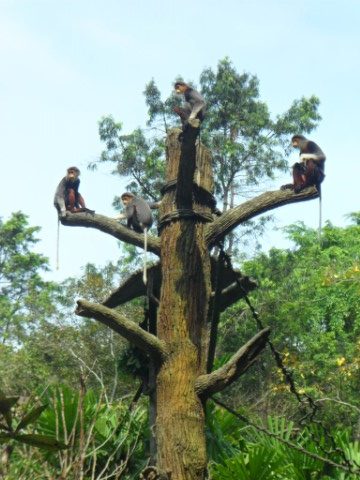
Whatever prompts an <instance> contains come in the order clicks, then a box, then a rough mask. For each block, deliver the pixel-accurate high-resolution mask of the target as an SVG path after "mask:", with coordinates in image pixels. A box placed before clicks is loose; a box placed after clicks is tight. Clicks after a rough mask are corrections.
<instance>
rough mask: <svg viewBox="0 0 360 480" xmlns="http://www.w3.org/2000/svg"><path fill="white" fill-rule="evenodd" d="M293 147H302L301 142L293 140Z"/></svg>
mask: <svg viewBox="0 0 360 480" xmlns="http://www.w3.org/2000/svg"><path fill="white" fill-rule="evenodd" d="M292 146H293V147H294V148H299V147H300V145H299V140H297V139H295V140H293V141H292Z"/></svg>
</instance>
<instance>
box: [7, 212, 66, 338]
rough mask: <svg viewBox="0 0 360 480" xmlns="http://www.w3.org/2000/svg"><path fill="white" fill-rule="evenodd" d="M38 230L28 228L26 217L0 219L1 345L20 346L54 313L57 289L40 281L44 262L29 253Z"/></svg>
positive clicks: (37, 254) (19, 213) (44, 267)
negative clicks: (14, 344)
mask: <svg viewBox="0 0 360 480" xmlns="http://www.w3.org/2000/svg"><path fill="white" fill-rule="evenodd" d="M39 230H40V228H39V227H29V225H28V221H27V217H26V215H24V214H23V213H21V212H17V213H14V214H13V215H12V216H11V218H10V219H9V220H8V221H6V222H4V221H3V220H1V219H0V336H1V338H2V343H3V344H9V343H10V342H15V343H18V344H21V342H23V341H24V339H26V338H27V337H28V336H29V334H30V333H31V332H32V331H33V329H34V328H35V327H37V326H39V325H41V324H42V323H44V322H46V321H48V320H49V319H50V318H51V317H52V316H53V315H54V313H55V312H56V307H55V300H56V295H57V293H58V287H57V286H56V284H54V283H52V282H46V281H44V280H43V279H42V278H41V276H40V272H45V271H48V269H49V266H48V260H47V258H45V257H44V256H43V255H41V254H39V253H35V252H33V251H32V249H33V247H34V246H35V245H36V243H37V242H38V239H37V238H36V234H37V233H38V232H39Z"/></svg>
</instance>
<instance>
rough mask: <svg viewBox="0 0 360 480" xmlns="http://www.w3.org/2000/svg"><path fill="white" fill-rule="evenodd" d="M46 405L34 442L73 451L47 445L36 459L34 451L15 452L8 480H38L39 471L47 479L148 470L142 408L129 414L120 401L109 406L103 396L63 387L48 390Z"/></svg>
mask: <svg viewBox="0 0 360 480" xmlns="http://www.w3.org/2000/svg"><path fill="white" fill-rule="evenodd" d="M46 396H47V401H48V402H49V403H50V404H51V405H52V408H51V409H47V410H46V411H45V412H44V413H43V414H42V415H41V417H40V419H39V421H38V424H37V434H36V436H34V437H33V438H32V439H29V438H22V441H23V442H24V443H27V444H28V445H30V446H31V445H32V441H34V440H37V441H38V442H39V443H40V442H43V444H46V440H45V439H46V438H48V437H52V438H55V439H56V441H57V442H58V443H60V444H61V443H62V442H65V443H66V444H67V445H68V446H69V448H68V449H67V450H66V451H64V452H58V453H56V454H55V452H53V451H51V450H52V448H51V447H52V446H53V445H52V444H50V442H48V445H47V446H48V447H49V448H48V450H50V451H47V452H38V454H37V455H36V457H35V456H34V455H33V451H32V449H31V448H30V449H29V448H28V447H27V448H25V449H23V450H21V451H17V452H14V458H13V459H12V464H11V468H10V470H9V476H8V477H7V478H9V480H12V479H15V477H16V475H19V476H20V475H24V476H25V475H27V477H24V478H35V474H37V472H38V466H39V465H42V466H43V468H44V469H45V470H46V471H47V474H48V477H46V478H65V476H66V478H67V479H68V480H76V479H78V478H80V472H82V475H84V477H83V478H97V479H99V480H101V479H105V478H114V479H115V478H127V479H130V478H136V475H138V473H139V471H140V470H141V469H142V468H143V466H144V465H145V456H144V446H145V442H146V429H145V423H146V414H145V409H144V408H143V407H137V408H135V409H134V410H132V411H130V410H129V407H128V406H127V405H126V404H125V403H122V402H117V403H116V404H112V403H108V402H106V395H105V392H101V393H100V394H96V393H95V392H94V391H93V390H86V389H85V386H84V385H82V387H81V388H80V389H79V391H74V390H71V389H69V388H67V387H59V388H54V389H50V390H48V391H47V394H46Z"/></svg>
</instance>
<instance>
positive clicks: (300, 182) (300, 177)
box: [293, 163, 306, 193]
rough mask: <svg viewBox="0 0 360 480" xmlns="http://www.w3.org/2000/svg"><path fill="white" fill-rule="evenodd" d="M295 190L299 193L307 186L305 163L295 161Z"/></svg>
mask: <svg viewBox="0 0 360 480" xmlns="http://www.w3.org/2000/svg"><path fill="white" fill-rule="evenodd" d="M293 181H294V192H295V193H299V192H301V190H303V189H304V188H305V187H306V171H305V165H303V164H302V163H295V164H294V166H293Z"/></svg>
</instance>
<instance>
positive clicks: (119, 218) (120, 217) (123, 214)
mask: <svg viewBox="0 0 360 480" xmlns="http://www.w3.org/2000/svg"><path fill="white" fill-rule="evenodd" d="M114 218H115V220H124V219H125V218H126V214H125V213H119V214H118V215H116V217H114Z"/></svg>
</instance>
